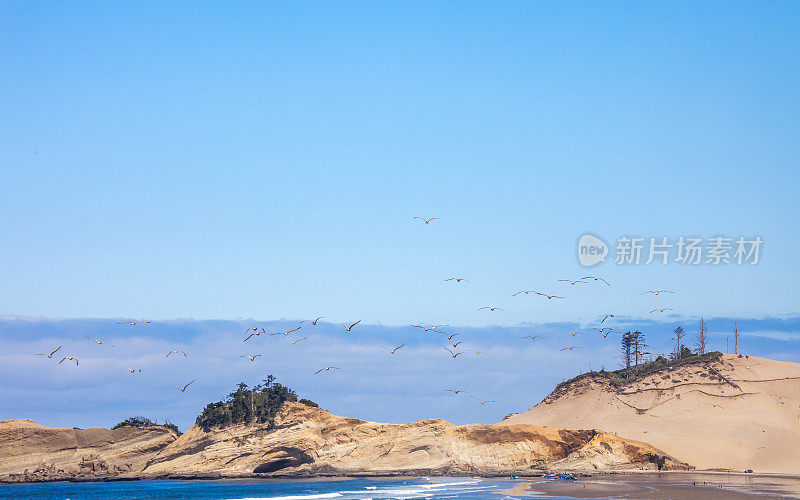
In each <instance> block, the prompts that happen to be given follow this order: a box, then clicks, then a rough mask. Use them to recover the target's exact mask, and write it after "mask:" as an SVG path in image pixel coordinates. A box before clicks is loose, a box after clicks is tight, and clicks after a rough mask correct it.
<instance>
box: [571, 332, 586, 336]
mask: <svg viewBox="0 0 800 500" xmlns="http://www.w3.org/2000/svg"><path fill="white" fill-rule="evenodd" d="M582 333H583V332H572V333H571V335H572V336H573V337H574V336H575V335H580V334H582Z"/></svg>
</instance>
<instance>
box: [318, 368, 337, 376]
mask: <svg viewBox="0 0 800 500" xmlns="http://www.w3.org/2000/svg"><path fill="white" fill-rule="evenodd" d="M329 370H339V368H336V367H335V366H328V367H325V368H320V369H319V370H317V371H315V372H314V375H316V374H317V373H319V372H327V371H329Z"/></svg>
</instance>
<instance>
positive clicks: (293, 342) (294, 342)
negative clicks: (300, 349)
mask: <svg viewBox="0 0 800 500" xmlns="http://www.w3.org/2000/svg"><path fill="white" fill-rule="evenodd" d="M307 338H308V337H303V338H302V339H297V340H290V341H289V342H291V343H292V345H295V344H296V343H298V342H300V341H303V340H305V339H307Z"/></svg>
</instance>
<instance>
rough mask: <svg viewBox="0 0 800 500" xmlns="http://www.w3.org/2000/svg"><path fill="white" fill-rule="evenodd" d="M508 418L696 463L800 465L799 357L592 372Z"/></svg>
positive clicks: (769, 467) (789, 468)
mask: <svg viewBox="0 0 800 500" xmlns="http://www.w3.org/2000/svg"><path fill="white" fill-rule="evenodd" d="M503 423H507V424H511V423H526V424H533V425H545V426H559V427H569V428H596V429H603V430H604V431H606V432H611V433H614V434H617V435H620V436H625V437H627V438H630V439H636V440H640V441H645V442H647V443H650V444H652V445H653V446H655V447H656V448H658V449H661V450H663V451H665V452H666V453H668V454H669V455H671V456H674V457H677V458H679V459H680V460H683V461H685V462H688V463H690V464H692V465H694V466H696V467H697V468H698V469H717V468H722V469H734V470H744V469H754V470H757V471H776V472H797V471H800V453H798V452H797V450H800V363H790V362H782V361H773V360H769V359H764V358H757V357H753V356H741V357H739V356H735V355H729V354H723V355H721V356H718V357H717V358H716V359H714V357H711V358H709V359H706V360H703V361H701V362H695V363H687V364H684V365H681V366H668V367H663V368H660V369H656V370H654V371H652V372H651V373H647V374H644V375H642V376H640V377H636V378H635V380H633V381H631V382H625V381H621V380H619V379H618V378H615V377H613V376H609V375H608V374H602V373H596V372H595V373H591V374H586V375H584V376H581V377H576V378H575V379H573V380H572V381H568V382H567V383H564V384H560V385H559V386H558V387H557V388H556V390H555V391H553V393H552V394H550V395H549V396H548V397H547V398H545V399H544V400H543V401H542V402H541V403H539V404H538V405H536V406H534V407H533V408H531V409H530V410H528V411H526V412H524V413H518V414H512V415H509V416H508V417H506V418H505V419H504V420H503Z"/></svg>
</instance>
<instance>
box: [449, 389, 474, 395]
mask: <svg viewBox="0 0 800 500" xmlns="http://www.w3.org/2000/svg"><path fill="white" fill-rule="evenodd" d="M445 392H452V393H453V394H461V393H462V392H463V393H464V394H469V393H468V392H467V391H465V390H463V389H447V390H446V391H445Z"/></svg>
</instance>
